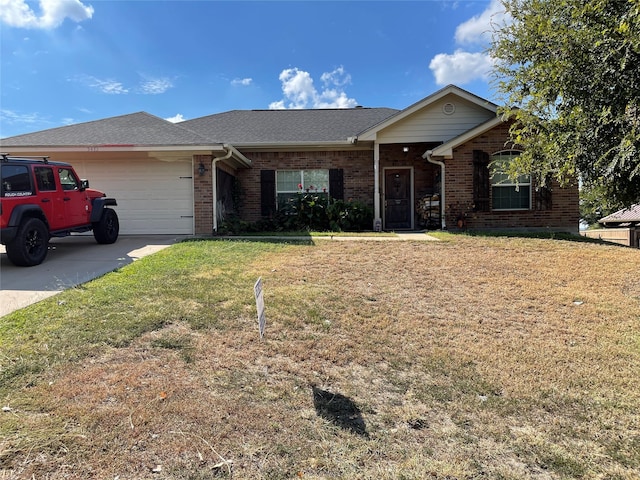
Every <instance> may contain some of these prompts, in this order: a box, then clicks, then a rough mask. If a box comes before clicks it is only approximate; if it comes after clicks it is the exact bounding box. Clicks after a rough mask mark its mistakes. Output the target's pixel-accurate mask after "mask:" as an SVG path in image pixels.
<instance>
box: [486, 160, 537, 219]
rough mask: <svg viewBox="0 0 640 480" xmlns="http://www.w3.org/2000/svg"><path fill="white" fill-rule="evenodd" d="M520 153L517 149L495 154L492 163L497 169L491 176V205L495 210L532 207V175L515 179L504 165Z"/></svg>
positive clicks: (527, 208)
mask: <svg viewBox="0 0 640 480" xmlns="http://www.w3.org/2000/svg"><path fill="white" fill-rule="evenodd" d="M518 155H520V152H518V151H515V150H507V151H504V152H498V153H496V154H494V155H493V158H492V163H493V165H494V169H496V170H497V172H495V173H494V174H493V175H492V177H491V207H492V209H493V210H529V209H530V208H531V175H520V176H519V177H518V178H517V179H516V180H515V181H514V180H512V179H510V178H509V176H508V175H506V174H504V173H499V172H500V171H504V168H501V167H502V166H506V165H508V164H509V162H510V161H511V160H513V159H514V158H515V157H517V156H518Z"/></svg>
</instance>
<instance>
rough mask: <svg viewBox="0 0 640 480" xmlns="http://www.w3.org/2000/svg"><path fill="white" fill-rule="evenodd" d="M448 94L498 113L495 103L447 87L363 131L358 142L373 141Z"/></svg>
mask: <svg viewBox="0 0 640 480" xmlns="http://www.w3.org/2000/svg"><path fill="white" fill-rule="evenodd" d="M449 94H454V95H456V96H458V97H460V98H462V99H464V100H466V101H468V102H470V103H473V104H475V105H478V106H479V107H482V108H485V109H487V110H489V111H490V112H494V113H497V111H498V106H497V105H496V104H495V103H492V102H490V101H489V100H485V99H483V98H481V97H478V96H477V95H474V94H472V93H469V92H467V91H466V90H463V89H461V88H459V87H456V86H455V85H449V86H447V87H444V88H442V89H440V90H438V91H437V92H435V93H433V94H431V95H429V96H428V97H425V98H423V99H422V100H420V101H419V102H416V103H414V104H413V105H410V106H409V107H407V108H405V109H404V110H402V111H400V112H398V113H396V114H395V115H393V116H391V117H389V118H387V119H386V120H383V121H382V122H380V123H379V124H377V125H375V126H373V127H371V128H370V129H369V130H365V131H364V132H363V133H361V134H360V135H358V140H365V141H367V140H368V141H375V140H376V138H377V134H378V132H379V131H381V130H383V129H385V128H387V127H388V126H390V125H393V124H394V123H396V122H397V121H399V120H402V119H403V118H406V117H408V116H410V115H413V114H414V113H415V112H417V111H419V110H422V109H423V108H425V107H428V106H429V105H431V104H433V103H436V102H438V101H439V100H441V99H442V98H444V97H445V96H447V95H449Z"/></svg>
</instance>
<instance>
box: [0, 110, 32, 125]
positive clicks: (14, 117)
mask: <svg viewBox="0 0 640 480" xmlns="http://www.w3.org/2000/svg"><path fill="white" fill-rule="evenodd" d="M0 118H1V119H2V122H6V123H8V124H11V125H14V124H21V123H26V124H32V123H38V122H40V121H42V118H40V116H39V115H38V114H37V113H18V112H14V111H13V110H6V109H2V110H0Z"/></svg>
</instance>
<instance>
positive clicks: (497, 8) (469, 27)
mask: <svg viewBox="0 0 640 480" xmlns="http://www.w3.org/2000/svg"><path fill="white" fill-rule="evenodd" d="M505 13H506V12H505V11H504V7H503V6H502V3H501V1H500V0H491V3H489V6H488V7H487V9H486V10H485V11H484V12H482V13H481V14H479V15H476V16H474V17H472V18H471V19H469V20H467V21H466V22H464V23H461V24H460V25H458V28H456V34H455V39H456V43H457V44H459V45H477V44H480V45H487V44H488V43H489V42H490V41H491V32H492V30H493V25H500V24H502V23H503V22H504V21H505V19H506V16H505Z"/></svg>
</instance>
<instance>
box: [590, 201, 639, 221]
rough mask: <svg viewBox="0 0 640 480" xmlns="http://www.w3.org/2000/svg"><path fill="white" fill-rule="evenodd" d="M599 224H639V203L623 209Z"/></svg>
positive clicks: (603, 219) (602, 219)
mask: <svg viewBox="0 0 640 480" xmlns="http://www.w3.org/2000/svg"><path fill="white" fill-rule="evenodd" d="M599 222H600V223H614V222H615V223H620V222H640V203H637V204H635V205H631V206H630V207H628V208H623V209H622V210H618V211H617V212H614V213H612V214H611V215H608V216H606V217H604V218H601V219H600V220H599Z"/></svg>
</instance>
